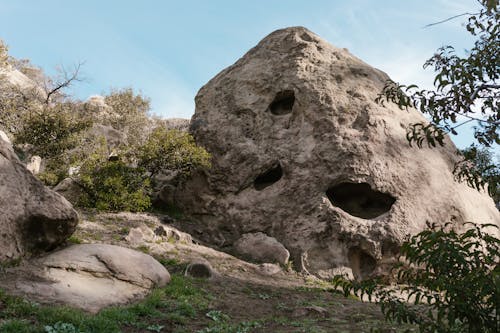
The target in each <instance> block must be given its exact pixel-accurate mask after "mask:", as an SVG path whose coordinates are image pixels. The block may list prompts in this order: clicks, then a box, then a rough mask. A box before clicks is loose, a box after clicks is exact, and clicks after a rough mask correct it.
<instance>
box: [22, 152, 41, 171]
mask: <svg viewBox="0 0 500 333" xmlns="http://www.w3.org/2000/svg"><path fill="white" fill-rule="evenodd" d="M41 166H42V158H41V157H40V156H37V155H35V156H31V158H30V161H29V162H28V164H26V169H28V171H29V172H31V173H32V174H34V175H38V174H39V173H40V167H41Z"/></svg>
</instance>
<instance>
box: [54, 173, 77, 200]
mask: <svg viewBox="0 0 500 333" xmlns="http://www.w3.org/2000/svg"><path fill="white" fill-rule="evenodd" d="M54 191H56V192H57V193H59V194H60V195H62V196H63V197H65V198H66V200H68V201H69V202H71V203H72V204H77V203H78V201H80V197H81V196H82V194H83V190H82V187H81V186H80V185H78V183H76V182H75V181H74V180H73V179H72V178H70V177H68V178H64V179H63V180H62V181H61V182H60V183H59V184H57V185H56V187H54Z"/></svg>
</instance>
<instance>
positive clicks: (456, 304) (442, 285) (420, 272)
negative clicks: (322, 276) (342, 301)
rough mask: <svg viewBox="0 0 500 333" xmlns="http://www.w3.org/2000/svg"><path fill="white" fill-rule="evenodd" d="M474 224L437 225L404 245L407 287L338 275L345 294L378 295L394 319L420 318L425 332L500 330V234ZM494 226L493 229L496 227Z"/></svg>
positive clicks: (402, 274)
mask: <svg viewBox="0 0 500 333" xmlns="http://www.w3.org/2000/svg"><path fill="white" fill-rule="evenodd" d="M486 228H494V229H495V230H494V231H498V229H497V227H496V226H491V225H490V226H488V225H482V226H478V225H471V227H470V228H469V229H468V230H467V231H466V232H464V233H459V232H457V231H455V230H454V229H453V227H452V226H451V225H450V224H447V225H445V226H444V227H436V226H431V228H430V229H428V230H425V231H422V232H421V233H419V234H417V235H416V236H413V237H411V238H410V239H409V240H408V241H407V242H405V243H404V245H403V246H402V248H401V258H400V260H401V261H400V262H399V265H397V266H396V267H395V268H396V271H395V273H396V275H397V278H398V282H399V283H400V284H401V285H402V287H401V288H398V289H394V288H391V287H380V285H379V283H380V281H379V280H376V279H372V280H367V281H347V280H345V279H344V278H343V277H336V278H335V279H334V281H333V283H334V285H335V286H340V287H342V289H343V291H344V294H345V296H348V295H350V294H351V293H354V294H356V295H358V296H360V297H368V298H369V299H375V300H376V302H377V303H378V304H379V305H380V307H381V310H382V312H383V314H384V315H385V317H386V318H387V319H388V320H389V321H394V322H397V323H408V324H414V325H417V326H418V327H419V330H420V332H422V333H423V332H425V333H448V332H457V333H458V332H469V333H479V332H481V333H496V332H498V331H499V329H500V312H499V310H500V302H499V300H500V264H499V261H500V240H499V239H497V238H495V237H493V236H491V234H490V233H488V232H486V230H485V229H486ZM490 232H491V230H490Z"/></svg>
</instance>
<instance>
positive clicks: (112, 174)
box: [78, 160, 151, 212]
mask: <svg viewBox="0 0 500 333" xmlns="http://www.w3.org/2000/svg"><path fill="white" fill-rule="evenodd" d="M85 169H86V168H85ZM78 178H79V184H80V185H81V186H82V187H83V189H84V193H83V195H82V198H81V201H80V205H82V206H84V207H92V208H96V209H97V210H99V211H131V212H141V211H144V210H146V209H148V208H149V207H150V206H151V200H150V198H149V194H150V191H151V189H150V185H149V178H148V177H147V176H146V174H145V173H144V171H143V169H141V168H134V167H131V166H129V165H127V164H125V163H124V162H123V161H119V160H118V161H104V162H102V163H98V164H96V165H95V166H94V167H93V168H90V169H89V170H88V172H86V171H83V170H82V171H81V173H80V174H79V177H78Z"/></svg>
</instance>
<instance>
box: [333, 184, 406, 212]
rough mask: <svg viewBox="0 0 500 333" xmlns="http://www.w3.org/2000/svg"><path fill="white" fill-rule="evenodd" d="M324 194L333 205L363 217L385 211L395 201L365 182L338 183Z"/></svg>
mask: <svg viewBox="0 0 500 333" xmlns="http://www.w3.org/2000/svg"><path fill="white" fill-rule="evenodd" d="M326 195H327V196H328V199H330V201H331V203H332V204H333V205H335V206H337V207H339V208H341V209H342V210H344V211H345V212H347V213H349V214H351V215H353V216H357V217H361V218H363V219H373V218H376V217H378V216H380V215H382V214H384V213H387V212H388V211H389V210H390V209H391V207H392V204H394V202H395V201H396V199H395V198H393V197H392V196H391V195H389V194H386V193H382V192H379V191H375V190H372V188H371V187H370V185H368V184H367V183H340V184H338V185H335V186H333V187H330V188H329V189H328V190H327V191H326Z"/></svg>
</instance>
